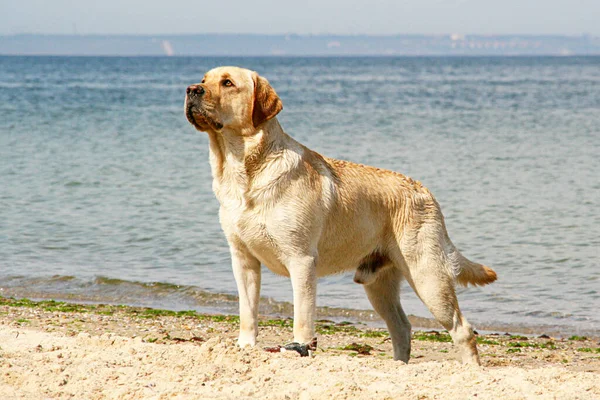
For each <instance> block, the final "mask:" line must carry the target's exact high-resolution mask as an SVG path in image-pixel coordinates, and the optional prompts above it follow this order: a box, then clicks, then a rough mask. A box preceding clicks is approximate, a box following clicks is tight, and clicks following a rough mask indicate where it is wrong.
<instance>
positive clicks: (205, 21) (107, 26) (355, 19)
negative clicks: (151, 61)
mask: <svg viewBox="0 0 600 400" xmlns="http://www.w3.org/2000/svg"><path fill="white" fill-rule="evenodd" d="M599 21H600V0H362V1H355V0H296V1H286V0H0V35H9V34H18V33H45V34H73V33H76V34H196V33H261V34H287V33H297V34H344V35H348V34H375V35H389V34H421V33H422V34H445V33H462V34H567V35H580V34H591V35H594V36H600V22H599Z"/></svg>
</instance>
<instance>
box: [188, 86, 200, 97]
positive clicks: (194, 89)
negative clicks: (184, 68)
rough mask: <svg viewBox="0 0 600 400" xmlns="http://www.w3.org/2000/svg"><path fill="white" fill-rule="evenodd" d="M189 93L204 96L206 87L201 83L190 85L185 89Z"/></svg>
mask: <svg viewBox="0 0 600 400" xmlns="http://www.w3.org/2000/svg"><path fill="white" fill-rule="evenodd" d="M185 92H186V93H187V94H192V93H193V94H197V95H198V96H202V95H203V94H204V88H203V87H202V86H200V85H190V86H188V88H187V90H186V91H185Z"/></svg>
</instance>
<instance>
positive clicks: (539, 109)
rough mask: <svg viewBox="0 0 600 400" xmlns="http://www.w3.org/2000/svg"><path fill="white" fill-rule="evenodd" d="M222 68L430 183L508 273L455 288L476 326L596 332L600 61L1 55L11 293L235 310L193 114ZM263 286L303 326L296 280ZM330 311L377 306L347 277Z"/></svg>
mask: <svg viewBox="0 0 600 400" xmlns="http://www.w3.org/2000/svg"><path fill="white" fill-rule="evenodd" d="M223 64H227V65H240V66H244V67H248V68H251V69H255V70H258V71H259V72H260V73H261V74H262V75H264V76H266V77H267V78H268V79H269V80H270V81H271V83H272V85H273V86H274V87H275V88H276V90H277V92H278V94H279V95H280V97H281V98H282V100H283V103H284V111H283V112H282V113H281V114H280V116H279V118H280V121H281V123H282V125H283V126H284V128H285V130H286V131H287V132H288V133H289V134H291V135H292V136H294V137H295V138H296V139H298V140H299V141H301V142H302V143H304V144H306V145H307V146H309V147H310V148H312V149H314V150H317V151H319V152H321V153H323V154H325V155H328V156H332V157H337V158H342V159H348V160H352V161H356V162H360V163H365V164H371V165H376V166H378V167H383V168H389V169H393V170H396V171H399V172H402V173H404V174H406V175H409V176H411V177H413V178H415V179H419V180H421V181H422V182H423V183H424V184H425V185H426V186H427V187H428V188H429V189H431V191H432V192H433V193H434V194H435V195H436V197H437V199H438V201H439V202H440V204H441V206H442V209H443V211H444V214H445V216H446V221H447V226H448V231H449V233H450V237H451V238H452V240H453V242H454V243H455V244H456V245H457V246H458V247H459V248H460V249H461V251H462V252H463V253H464V254H465V255H467V256H468V257H469V258H471V259H473V260H476V261H479V262H484V263H485V264H487V265H490V266H492V267H493V268H494V269H496V271H497V272H498V275H499V277H500V279H499V281H498V282H496V283H494V284H493V285H491V286H488V287H485V288H470V289H461V290H460V294H459V298H460V302H461V306H462V308H463V311H464V312H465V314H466V315H467V317H468V318H469V319H470V320H472V321H473V322H475V323H476V324H481V325H485V324H496V323H500V324H513V325H524V326H544V325H548V326H552V327H558V329H559V330H562V331H563V332H568V333H581V332H585V333H591V334H594V333H595V334H598V331H599V330H600V313H598V309H599V308H600V268H599V267H600V265H599V261H600V257H599V255H600V254H599V253H600V250H599V249H600V178H599V177H600V58H593V57H587V58H458V57H457V58H339V59H335V58H328V59H319V58H241V59H237V58H94V57H85V58H69V57H60V58H52V57H39V58H38V57H0V288H1V291H0V293H3V294H4V295H15V296H26V297H40V298H41V297H54V298H61V299H77V300H86V301H99V302H120V303H127V304H142V305H151V306H158V307H163V308H198V309H203V310H212V311H228V312H229V311H232V312H235V299H234V298H233V297H231V296H227V295H231V294H235V283H234V280H233V275H232V273H231V270H230V266H229V263H230V261H229V251H228V248H227V244H226V242H225V239H224V237H223V235H222V233H221V230H220V226H219V223H218V218H217V209H218V204H217V201H216V199H215V198H214V196H213V194H212V191H211V177H210V169H209V164H208V139H207V137H206V135H205V134H202V133H199V132H196V131H195V130H194V129H193V128H192V127H191V126H189V124H188V123H187V121H186V119H185V117H184V115H183V97H184V91H185V88H186V86H187V85H189V84H191V83H195V82H198V81H199V80H200V79H201V76H202V74H203V73H204V72H205V71H206V70H208V69H210V68H212V67H214V66H218V65H223ZM265 271H266V269H265ZM263 281H264V282H263V291H262V294H263V295H264V296H267V297H270V298H272V299H273V300H272V301H271V302H266V303H265V304H271V305H273V307H272V308H268V307H267V308H266V309H267V310H270V311H272V312H277V310H279V311H280V312H282V313H288V312H289V307H288V306H283V305H282V304H283V303H280V302H285V301H290V300H291V286H290V283H289V281H288V280H287V279H284V278H279V277H276V276H274V275H272V274H271V273H270V272H267V271H266V272H265V274H264V278H263ZM217 294H224V295H217ZM402 297H403V304H404V306H405V309H406V311H407V312H408V313H412V314H416V315H420V316H429V314H428V312H427V310H426V309H425V308H424V306H423V305H422V304H421V303H420V302H419V300H418V299H417V298H416V297H415V296H414V294H413V293H412V292H411V290H410V289H409V288H408V286H406V287H405V288H404V290H403V293H402ZM318 303H319V305H321V306H330V307H344V308H353V309H370V305H369V303H368V300H367V299H366V296H365V295H364V293H363V291H362V288H361V287H360V286H358V285H356V284H354V283H353V282H352V276H351V275H341V276H334V277H329V278H326V279H323V280H322V282H321V283H320V286H319V299H318ZM278 305H279V306H278ZM278 307H279V308H278ZM540 329H542V328H540Z"/></svg>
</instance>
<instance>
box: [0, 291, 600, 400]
mask: <svg viewBox="0 0 600 400" xmlns="http://www.w3.org/2000/svg"><path fill="white" fill-rule="evenodd" d="M19 304H20V303H16V302H11V301H10V300H6V299H1V298H0V393H1V398H2V399H22V398H26V399H43V398H76V399H88V398H89V399H104V398H124V399H163V398H164V399H166V398H176V399H232V398H236V399H245V398H260V399H329V398H332V399H353V398H359V399H466V398H470V399H473V398H477V399H500V398H502V399H531V398H540V399H600V349H598V348H599V347H600V343H598V339H594V340H590V339H584V338H574V339H572V340H566V339H565V340H557V339H552V338H523V337H510V336H507V335H489V336H485V337H481V338H480V341H482V342H485V343H482V344H480V345H479V348H480V352H481V354H482V362H483V367H472V366H465V365H462V364H460V363H459V362H458V361H456V355H455V354H454V351H453V349H452V345H451V344H450V343H447V342H439V341H438V340H446V336H445V335H440V334H437V333H416V334H415V339H414V340H413V352H412V354H413V358H412V359H411V362H410V363H409V364H408V365H407V364H404V363H401V362H396V361H393V360H391V357H390V355H391V344H390V343H389V339H387V338H386V337H385V333H384V332H381V331H368V330H365V329H364V328H361V327H360V326H359V327H358V329H357V328H356V327H354V326H351V325H344V324H341V325H336V324H334V323H331V322H321V323H320V325H319V330H320V331H321V332H322V333H321V335H320V336H319V349H318V350H317V351H316V352H315V355H314V357H312V358H309V357H304V358H301V357H299V355H298V354H296V353H294V352H285V353H268V352H265V351H264V350H263V349H262V347H257V348H251V349H250V348H246V349H239V348H238V347H237V346H236V345H235V341H234V338H235V335H236V331H237V323H236V319H235V318H229V319H228V318H223V317H222V316H212V317H211V316H198V315H183V316H181V315H180V316H173V315H161V314H169V313H161V312H154V311H152V310H144V309H134V308H130V307H127V308H121V307H118V308H116V307H109V306H105V307H93V306H92V307H89V306H86V307H80V308H78V307H74V308H70V307H61V306H60V305H58V306H56V305H52V304H51V305H50V306H48V303H45V305H39V304H32V303H28V304H26V305H27V306H26V307H23V306H20V305H19ZM61 309H66V310H68V311H66V312H65V311H61ZM262 325H263V326H262V327H261V346H267V345H274V344H283V343H284V342H286V341H289V340H290V339H291V336H292V335H291V330H290V327H289V321H288V320H277V321H274V320H264V321H263V323H262ZM352 343H356V344H360V345H366V344H368V345H370V346H372V347H373V349H368V348H366V349H367V350H369V351H368V353H369V354H368V355H361V354H357V352H358V351H360V350H362V349H360V348H358V347H356V346H351V347H352V349H351V350H342V348H344V347H346V346H348V345H351V344H352ZM486 343H487V344H486Z"/></svg>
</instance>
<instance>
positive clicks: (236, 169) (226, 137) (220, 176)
mask: <svg viewBox="0 0 600 400" xmlns="http://www.w3.org/2000/svg"><path fill="white" fill-rule="evenodd" d="M208 137H209V140H210V165H211V169H212V174H213V178H214V179H215V181H216V182H215V183H217V184H220V183H222V182H224V181H226V182H228V183H229V184H233V183H235V184H236V186H247V185H248V184H249V181H250V180H251V179H252V177H253V175H254V174H255V173H256V172H257V170H258V168H259V167H260V165H261V163H262V162H263V161H264V159H265V158H266V157H267V156H268V155H269V154H270V153H272V152H273V151H276V150H277V149H279V148H281V147H282V146H283V145H285V143H286V142H287V141H289V140H293V139H291V138H290V137H289V136H288V135H287V134H286V133H285V132H284V131H283V128H282V127H281V125H280V124H279V121H277V118H272V119H270V120H269V121H266V122H265V123H263V124H261V125H260V126H259V127H258V128H256V130H255V131H254V132H253V133H252V134H250V135H240V133H239V132H238V131H236V130H232V129H227V128H224V129H222V130H221V131H220V132H215V131H211V132H208Z"/></svg>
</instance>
